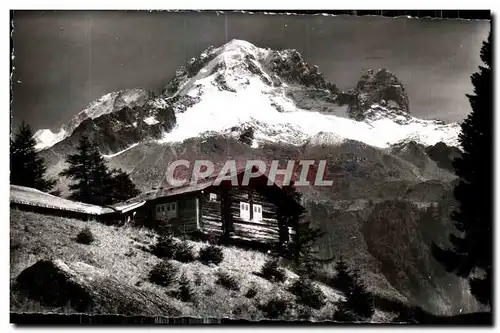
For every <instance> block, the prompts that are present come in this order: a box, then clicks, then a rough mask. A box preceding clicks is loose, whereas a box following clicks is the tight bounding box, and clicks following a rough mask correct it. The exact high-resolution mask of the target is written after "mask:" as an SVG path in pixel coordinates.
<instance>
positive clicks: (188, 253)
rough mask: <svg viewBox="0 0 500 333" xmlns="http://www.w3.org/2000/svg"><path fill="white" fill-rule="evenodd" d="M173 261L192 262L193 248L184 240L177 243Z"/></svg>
mask: <svg viewBox="0 0 500 333" xmlns="http://www.w3.org/2000/svg"><path fill="white" fill-rule="evenodd" d="M174 259H175V260H177V261H180V262H191V261H194V255H193V246H192V245H190V244H189V243H188V242H187V241H186V240H183V241H181V242H179V243H178V244H177V245H176V247H175V251H174Z"/></svg>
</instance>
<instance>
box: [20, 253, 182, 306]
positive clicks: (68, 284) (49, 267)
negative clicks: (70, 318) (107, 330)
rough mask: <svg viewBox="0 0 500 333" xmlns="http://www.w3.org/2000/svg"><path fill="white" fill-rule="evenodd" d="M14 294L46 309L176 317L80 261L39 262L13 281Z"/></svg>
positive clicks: (149, 295) (158, 300) (161, 302)
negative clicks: (59, 308) (23, 296)
mask: <svg viewBox="0 0 500 333" xmlns="http://www.w3.org/2000/svg"><path fill="white" fill-rule="evenodd" d="M14 288H15V289H16V291H18V292H20V293H21V294H23V295H25V296H27V297H28V298H30V299H34V300H37V301H39V302H40V303H41V304H42V305H44V306H47V307H49V308H50V307H67V306H69V307H71V308H72V309H74V310H76V311H78V312H85V313H92V314H109V313H112V314H116V315H145V316H178V315H179V314H180V311H179V310H177V309H175V308H174V307H172V306H171V305H170V304H169V303H168V300H165V299H163V297H160V296H159V295H157V294H155V293H153V292H151V291H146V290H142V289H140V288H139V287H137V286H133V285H129V284H128V283H127V282H126V281H119V280H118V279H117V278H116V277H112V276H110V275H109V274H108V273H107V272H106V271H104V270H102V269H99V268H97V267H94V266H92V265H88V264H85V263H82V262H76V263H71V264H67V263H65V262H63V261H62V260H60V259H54V260H49V259H43V260H39V261H38V262H36V263H35V264H33V265H32V266H30V267H28V268H26V269H25V270H23V271H22V272H21V273H20V274H19V275H18V276H17V278H16V283H15V285H14Z"/></svg>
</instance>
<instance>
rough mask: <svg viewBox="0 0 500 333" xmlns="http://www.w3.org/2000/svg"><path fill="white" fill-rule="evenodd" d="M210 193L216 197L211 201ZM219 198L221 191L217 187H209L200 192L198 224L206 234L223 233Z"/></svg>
mask: <svg viewBox="0 0 500 333" xmlns="http://www.w3.org/2000/svg"><path fill="white" fill-rule="evenodd" d="M210 193H213V194H215V195H217V198H216V199H215V200H213V201H211V200H210ZM221 199H222V197H221V191H220V189H218V188H213V187H211V188H208V189H206V190H204V191H203V193H201V194H200V225H201V229H202V230H203V232H205V233H207V234H212V235H218V236H220V235H222V234H223V233H224V226H223V222H222V201H221Z"/></svg>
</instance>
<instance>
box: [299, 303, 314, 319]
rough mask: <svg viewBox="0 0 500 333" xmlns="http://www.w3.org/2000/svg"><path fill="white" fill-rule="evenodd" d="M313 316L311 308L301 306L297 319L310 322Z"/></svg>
mask: <svg viewBox="0 0 500 333" xmlns="http://www.w3.org/2000/svg"><path fill="white" fill-rule="evenodd" d="M311 316H312V311H311V308H310V307H309V306H300V307H298V309H297V317H298V318H299V319H301V320H309V319H310V318H311Z"/></svg>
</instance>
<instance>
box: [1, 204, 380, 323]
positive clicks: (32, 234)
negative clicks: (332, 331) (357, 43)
mask: <svg viewBox="0 0 500 333" xmlns="http://www.w3.org/2000/svg"><path fill="white" fill-rule="evenodd" d="M86 226H88V227H89V228H90V229H91V230H92V232H93V234H94V235H95V236H96V239H97V241H96V242H94V243H93V244H91V245H82V244H79V243H77V242H76V241H75V240H74V238H75V236H76V234H77V233H78V232H79V231H80V230H81V229H83V228H84V227H86ZM156 238H157V235H156V234H155V233H154V232H152V231H150V230H147V229H138V228H132V227H114V226H106V225H102V224H99V223H95V222H83V221H79V220H74V219H66V218H60V217H51V216H44V215H39V214H35V213H30V212H22V211H19V210H12V211H11V270H10V279H11V285H12V284H13V282H14V281H15V278H16V276H17V275H18V274H19V273H20V272H21V271H22V270H23V269H25V268H27V267H29V266H30V265H32V264H34V263H35V262H36V261H37V260H39V259H41V258H46V257H52V258H58V259H61V260H63V261H64V262H66V263H68V264H79V263H84V264H88V265H92V266H94V267H96V268H97V270H99V272H101V273H104V274H109V276H111V277H113V278H116V279H118V281H120V282H121V283H123V284H124V286H134V287H136V288H138V289H139V290H140V291H141V292H147V293H154V294H156V295H158V296H160V297H162V298H163V299H165V300H166V301H167V302H168V303H169V305H171V306H172V307H174V308H175V309H178V310H179V311H180V313H181V316H192V317H216V318H221V317H225V318H243V319H253V320H259V319H264V317H263V314H262V312H261V311H260V310H259V309H258V308H257V307H256V304H257V302H265V301H266V300H268V299H270V298H271V297H273V296H274V295H280V296H281V297H283V298H286V299H290V300H292V301H293V300H294V296H293V295H292V294H290V293H289V292H288V291H286V287H287V285H289V284H290V283H291V282H292V281H293V279H294V278H296V275H295V274H294V273H292V272H291V271H289V270H288V269H287V270H286V273H287V277H288V279H287V281H286V282H284V283H271V282H269V281H267V280H265V279H263V278H261V277H259V276H257V275H255V274H253V273H254V272H258V271H259V270H260V268H261V266H262V265H263V264H264V262H265V261H266V259H267V257H268V256H267V255H265V254H263V253H259V252H253V251H248V250H243V249H239V248H236V247H227V248H223V251H224V261H223V262H222V263H221V264H220V265H219V266H218V267H216V266H212V267H209V266H206V265H204V264H202V263H200V262H198V261H195V262H191V263H187V264H183V263H180V262H176V261H173V262H174V263H175V264H176V265H178V266H179V267H180V270H181V272H185V273H186V275H187V276H188V277H189V278H190V280H191V281H192V286H193V288H194V290H195V292H196V300H197V301H196V302H195V303H183V302H181V301H179V300H176V299H175V298H172V297H170V296H168V294H167V292H168V291H169V289H168V288H163V287H159V286H157V285H154V284H152V283H150V282H149V281H148V278H147V277H148V273H149V271H150V270H151V268H152V267H153V266H154V265H155V264H156V263H157V262H158V261H159V260H160V259H158V258H156V257H155V256H153V255H151V254H150V253H148V252H145V251H143V250H141V249H140V248H141V247H144V246H148V245H150V244H154V242H155V240H156ZM192 244H193V246H194V248H195V250H196V251H197V250H198V249H199V248H200V247H202V246H203V245H204V244H203V243H199V242H192ZM220 269H222V270H225V271H228V272H230V273H231V274H232V275H233V276H235V277H236V278H237V280H238V281H239V282H240V287H241V289H240V291H228V290H226V289H224V288H223V287H221V286H219V285H216V284H215V280H216V272H217V271H218V270H220ZM252 284H255V285H256V286H257V290H258V294H257V296H256V297H255V298H254V299H248V298H246V297H245V296H244V295H245V293H246V291H247V290H248V288H249V286H250V285H252ZM319 286H320V288H321V289H322V290H323V292H324V293H325V295H326V297H327V304H326V305H325V306H324V307H323V308H322V309H321V310H313V311H312V313H313V316H312V319H313V320H328V319H330V318H331V316H332V314H333V313H334V311H335V306H334V304H333V303H334V302H335V301H336V300H338V299H339V297H341V296H339V293H337V292H336V291H335V290H332V289H331V288H329V287H327V286H325V285H322V284H319ZM173 288H174V289H175V288H176V286H173ZM11 311H14V312H33V311H36V312H40V311H57V312H67V313H68V312H72V309H71V308H63V309H47V308H44V307H42V306H41V305H40V304H37V303H36V302H34V301H30V300H27V299H24V298H23V296H22V295H18V294H16V293H13V294H11ZM291 313H292V314H291V316H292V317H291V318H293V317H294V313H295V312H294V311H292V312H291ZM157 315H159V316H161V315H162V314H160V313H159V314H157ZM385 317H386V315H385V314H384V313H382V312H379V311H377V312H376V314H375V316H374V318H373V319H374V320H375V321H383V320H384V318H385ZM385 319H386V318H385Z"/></svg>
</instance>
